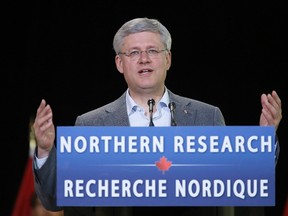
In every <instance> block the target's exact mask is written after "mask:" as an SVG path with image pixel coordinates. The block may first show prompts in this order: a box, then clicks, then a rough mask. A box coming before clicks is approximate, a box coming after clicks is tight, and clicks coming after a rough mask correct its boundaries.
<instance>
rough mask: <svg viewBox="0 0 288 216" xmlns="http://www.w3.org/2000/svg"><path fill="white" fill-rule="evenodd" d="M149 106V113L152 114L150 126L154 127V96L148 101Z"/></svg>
mask: <svg viewBox="0 0 288 216" xmlns="http://www.w3.org/2000/svg"><path fill="white" fill-rule="evenodd" d="M147 104H148V106H149V115H150V123H149V126H150V127H153V126H154V123H153V106H154V105H155V100H154V99H153V98H150V99H149V100H148V102H147Z"/></svg>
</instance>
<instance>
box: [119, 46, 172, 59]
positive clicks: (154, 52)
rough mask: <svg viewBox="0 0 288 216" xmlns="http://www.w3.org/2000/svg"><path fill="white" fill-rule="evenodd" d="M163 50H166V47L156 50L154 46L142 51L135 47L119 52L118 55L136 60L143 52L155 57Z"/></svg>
mask: <svg viewBox="0 0 288 216" xmlns="http://www.w3.org/2000/svg"><path fill="white" fill-rule="evenodd" d="M164 51H167V49H162V50H158V49H155V48H150V49H147V50H144V51H142V50H137V49H135V50H131V51H128V52H119V53H118V55H125V56H127V57H129V58H130V59H131V60H137V59H139V57H140V55H141V54H142V53H143V52H145V53H146V54H147V55H148V56H149V57H150V58H157V57H158V56H159V54H160V53H162V52H164Z"/></svg>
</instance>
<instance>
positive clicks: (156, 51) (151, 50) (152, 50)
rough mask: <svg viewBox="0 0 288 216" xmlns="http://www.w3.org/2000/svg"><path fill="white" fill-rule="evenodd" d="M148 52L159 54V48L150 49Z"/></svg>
mask: <svg viewBox="0 0 288 216" xmlns="http://www.w3.org/2000/svg"><path fill="white" fill-rule="evenodd" d="M147 52H148V54H151V55H155V54H158V50H156V49H149V50H148V51H147Z"/></svg>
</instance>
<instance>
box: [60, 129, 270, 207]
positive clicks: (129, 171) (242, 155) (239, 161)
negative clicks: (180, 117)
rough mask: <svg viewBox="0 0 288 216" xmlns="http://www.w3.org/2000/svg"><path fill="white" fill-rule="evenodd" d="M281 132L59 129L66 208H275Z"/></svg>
mask: <svg viewBox="0 0 288 216" xmlns="http://www.w3.org/2000/svg"><path fill="white" fill-rule="evenodd" d="M274 132H275V130H274V128H273V127H260V126H197V127H193V126H188V127H186V126H177V127H114V126H113V127H98V126H95V127H94V126H91V127H86V126H85V127H83V126H71V127H70V126H69V127H66V126H65V127H57V185H56V186H57V205H59V206H274V205H275V135H274Z"/></svg>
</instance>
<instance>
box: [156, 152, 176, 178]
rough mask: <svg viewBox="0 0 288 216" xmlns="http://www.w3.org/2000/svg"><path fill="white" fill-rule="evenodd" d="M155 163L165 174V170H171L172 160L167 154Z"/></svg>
mask: <svg viewBox="0 0 288 216" xmlns="http://www.w3.org/2000/svg"><path fill="white" fill-rule="evenodd" d="M155 164H156V166H157V167H158V169H159V170H161V171H162V173H163V174H164V173H165V171H167V170H169V168H170V167H171V165H172V162H171V161H168V160H167V158H166V157H165V156H162V157H161V158H160V160H159V161H156V162H155Z"/></svg>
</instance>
